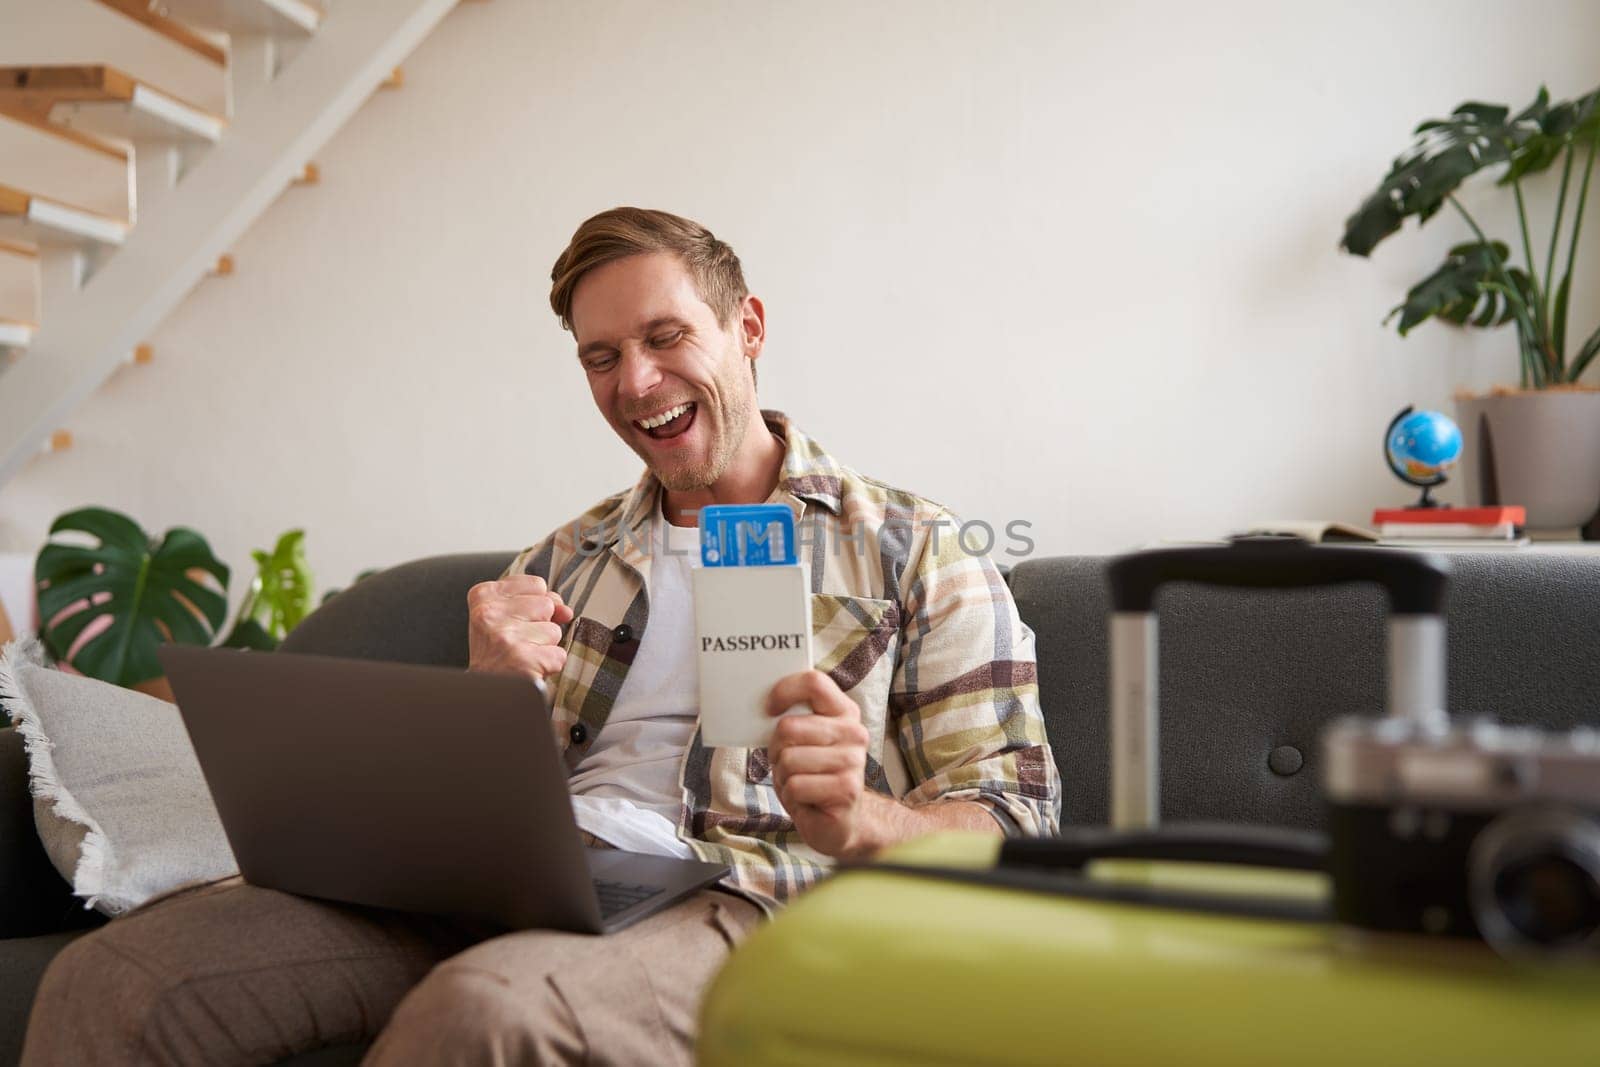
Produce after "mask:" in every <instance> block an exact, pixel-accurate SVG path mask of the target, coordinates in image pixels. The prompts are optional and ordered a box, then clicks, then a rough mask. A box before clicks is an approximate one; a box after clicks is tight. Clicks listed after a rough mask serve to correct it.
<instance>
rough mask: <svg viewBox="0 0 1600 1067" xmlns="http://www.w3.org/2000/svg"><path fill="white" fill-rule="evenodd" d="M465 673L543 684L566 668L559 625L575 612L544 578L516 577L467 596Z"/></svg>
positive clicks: (477, 587)
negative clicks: (501, 675) (541, 680)
mask: <svg viewBox="0 0 1600 1067" xmlns="http://www.w3.org/2000/svg"><path fill="white" fill-rule="evenodd" d="M467 619H468V624H467V649H468V658H467V670H469V671H482V672H484V673H485V674H515V675H519V676H522V677H527V678H534V679H544V678H546V677H548V676H550V675H552V674H556V673H559V672H560V670H561V667H562V665H563V664H565V663H566V662H567V650H566V649H564V648H562V647H561V645H560V641H561V624H562V623H566V622H571V621H572V609H571V608H569V607H567V605H566V604H565V603H563V602H562V600H561V594H560V593H557V592H554V591H553V590H551V589H549V588H548V587H546V585H545V583H544V579H543V578H539V577H537V576H535V575H532V574H513V575H512V576H511V577H509V578H501V579H499V580H497V581H493V582H479V583H478V584H477V585H475V586H473V587H472V588H471V589H469V590H468V591H467Z"/></svg>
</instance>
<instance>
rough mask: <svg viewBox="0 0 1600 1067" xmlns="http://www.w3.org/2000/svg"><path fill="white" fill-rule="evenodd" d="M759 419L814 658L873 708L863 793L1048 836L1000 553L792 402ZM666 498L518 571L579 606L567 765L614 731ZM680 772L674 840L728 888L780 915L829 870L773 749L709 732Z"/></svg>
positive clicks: (1021, 627) (1026, 679) (594, 528)
mask: <svg viewBox="0 0 1600 1067" xmlns="http://www.w3.org/2000/svg"><path fill="white" fill-rule="evenodd" d="M762 416H763V418H764V419H765V420H766V423H767V425H768V427H770V428H771V430H772V432H773V433H774V434H775V435H777V436H778V437H780V438H781V439H782V440H783V441H784V443H785V445H786V448H787V454H786V456H785V459H784V464H783V471H782V474H781V475H780V476H779V480H778V485H777V487H776V488H775V489H774V490H773V492H772V495H771V496H769V497H768V502H769V503H771V502H781V503H785V504H788V505H789V506H790V507H791V508H792V509H793V510H794V513H795V535H796V540H797V541H798V542H799V546H798V547H799V554H800V557H801V559H803V560H804V561H805V562H806V563H807V564H809V566H810V580H811V594H812V595H811V612H812V619H811V626H812V655H813V662H814V663H815V666H816V668H817V669H818V670H821V671H824V672H826V673H827V674H828V675H829V676H830V677H831V678H832V679H833V681H834V682H835V683H836V684H837V685H838V686H839V688H840V689H841V690H842V691H843V692H844V693H845V694H846V695H848V696H849V697H850V698H851V699H852V700H853V701H854V702H855V703H856V705H857V706H858V707H859V708H860V709H861V721H862V723H863V724H864V725H865V726H866V727H867V729H868V732H869V734H870V736H871V740H870V742H869V744H868V751H867V763H866V785H867V787H868V788H871V789H874V790H876V791H878V792H880V793H882V794H885V795H888V796H894V797H898V798H899V799H901V800H902V801H904V802H905V803H907V804H913V805H916V804H926V803H929V802H932V801H942V800H964V801H971V802H973V803H976V804H979V805H982V806H983V807H984V808H986V809H987V810H988V811H989V812H990V813H991V814H992V815H993V816H994V818H995V821H996V822H998V823H999V825H1000V826H1001V827H1002V828H1003V829H1004V830H1006V831H1007V832H1008V833H1018V834H1045V833H1053V832H1055V831H1056V829H1057V828H1058V826H1059V822H1060V815H1061V784H1060V779H1059V777H1058V775H1057V772H1056V766H1055V761H1054V759H1053V758H1052V757H1051V754H1050V747H1049V744H1048V742H1047V741H1046V739H1045V729H1044V718H1043V716H1042V715H1041V714H1040V711H1039V692H1038V684H1037V681H1036V675H1035V666H1034V652H1033V648H1034V641H1033V632H1032V631H1031V630H1029V629H1028V627H1027V626H1026V625H1025V624H1024V623H1023V622H1022V620H1021V618H1020V617H1019V616H1018V615H1017V609H1016V605H1015V603H1014V602H1013V601H1012V599H1011V593H1010V590H1009V589H1008V588H1007V587H1006V584H1005V581H1004V579H1003V578H1002V577H1001V575H1000V573H999V571H998V570H997V568H996V567H995V566H994V564H993V562H991V561H990V560H989V558H988V557H987V556H981V555H973V554H969V553H968V552H966V551H965V550H964V549H963V548H962V547H961V545H960V543H959V540H958V537H957V531H958V529H959V528H960V522H959V521H958V520H957V519H956V518H955V517H954V516H953V515H952V514H951V513H950V512H949V511H947V510H946V509H945V508H943V507H941V506H940V505H938V504H935V503H933V502H931V501H928V500H924V499H922V498H920V497H917V496H914V495H912V494H910V493H907V492H904V491H902V490H899V489H894V488H891V487H889V486H887V485H884V484H882V483H881V482H877V481H873V480H872V479H870V478H866V477H863V476H862V475H860V474H858V473H856V472H855V471H853V470H850V469H849V468H847V467H844V466H841V465H840V464H838V463H837V462H835V461H834V460H833V459H832V458H831V457H830V456H829V455H828V454H827V453H826V452H824V451H823V450H822V448H821V447H820V446H818V445H817V443H816V442H815V441H813V440H811V439H810V438H809V437H807V436H805V435H804V434H802V433H801V432H800V431H799V430H798V429H797V428H796V427H795V426H794V425H793V424H792V423H790V422H789V420H788V419H787V418H785V417H784V416H783V415H782V414H781V413H779V412H775V411H764V412H762ZM659 491H660V483H659V482H658V481H657V480H656V478H655V476H654V475H652V474H651V473H650V472H649V471H648V470H646V471H645V473H644V476H643V477H642V478H640V479H639V482H638V484H636V485H635V486H634V487H633V488H632V489H631V490H628V491H626V492H623V493H618V494H616V495H614V496H611V497H607V498H606V499H605V500H603V501H601V502H600V503H599V504H597V505H595V506H594V507H593V508H591V509H590V510H589V511H587V512H585V513H584V514H583V515H582V516H580V517H579V518H578V519H576V520H574V521H573V522H571V523H569V524H568V525H566V526H563V527H561V528H560V529H558V530H556V531H555V532H554V533H552V534H550V535H549V536H548V537H546V538H545V539H544V540H543V541H540V542H539V543H538V544H536V545H534V546H532V547H531V548H528V549H526V550H524V551H523V552H521V553H519V554H518V555H517V557H516V559H514V560H513V561H512V562H511V564H510V566H508V567H507V568H506V571H505V574H506V575H511V574H520V573H526V574H536V575H538V576H540V577H542V578H544V579H545V581H546V582H547V583H548V584H549V585H550V587H551V588H552V589H554V590H556V591H557V592H559V593H560V594H561V597H562V599H563V600H564V601H565V602H566V603H567V604H568V605H569V606H570V607H571V608H572V611H573V619H572V621H571V622H569V623H567V624H566V626H565V627H564V629H563V635H562V640H561V645H562V647H563V648H565V649H566V651H567V661H566V665H565V666H564V667H563V668H562V670H561V673H560V675H559V676H558V677H557V678H556V679H554V682H553V686H552V697H553V701H552V704H553V709H554V710H553V718H554V723H553V725H554V729H555V734H556V741H557V745H558V746H559V748H560V749H561V751H562V754H563V759H564V761H565V763H566V767H567V770H568V772H569V773H570V772H571V771H572V770H573V769H574V768H576V767H577V766H578V764H579V762H580V761H582V760H583V758H584V756H585V755H587V754H588V752H589V751H590V750H591V748H592V747H593V745H594V743H595V739H596V738H597V737H598V736H599V734H600V731H601V730H602V729H604V728H605V723H606V716H607V715H608V714H609V713H610V710H611V706H612V703H613V702H614V701H615V700H616V698H617V694H618V692H619V691H620V690H621V689H622V682H623V679H624V678H626V677H627V674H628V667H629V665H630V664H631V663H632V662H633V658H634V656H635V655H636V654H637V652H638V649H639V639H640V638H641V637H642V636H643V635H644V632H645V627H646V625H647V622H648V619H649V604H648V598H647V590H648V588H649V567H650V559H649V555H650V547H649V546H650V544H651V539H650V533H651V531H650V523H651V521H652V518H653V516H654V515H655V511H656V495H657V493H658V492H659ZM680 783H681V785H682V791H683V806H682V808H681V810H680V813H679V817H678V836H679V837H680V838H681V839H682V840H683V841H684V842H685V843H686V844H687V845H688V846H689V847H690V848H691V849H692V850H693V851H694V852H695V854H696V855H698V856H699V857H700V858H702V859H705V860H709V861H713V862H718V863H727V864H729V865H730V866H731V867H732V869H733V874H732V876H731V879H730V881H731V883H732V887H733V888H736V889H738V890H741V891H743V892H744V893H745V894H746V895H748V896H750V897H752V898H753V899H755V900H757V902H759V903H760V904H762V905H763V907H766V908H768V910H771V908H772V906H773V905H774V904H776V903H780V902H783V901H785V900H787V899H788V898H789V897H790V896H792V895H793V894H795V893H796V892H798V891H800V890H802V889H804V888H806V887H807V886H809V885H811V884H812V883H813V882H815V881H816V880H817V878H818V877H819V876H820V875H822V874H823V873H824V872H825V871H826V870H827V869H828V867H829V865H830V863H831V860H830V859H829V858H828V857H827V856H824V855H822V854H821V853H819V852H817V851H815V850H814V849H812V848H810V847H809V846H807V845H806V844H805V843H804V842H803V841H802V840H801V839H800V835H799V833H798V832H797V831H796V830H795V826H794V823H793V822H792V821H791V820H790V818H789V816H788V814H787V813H786V812H785V811H784V809H783V805H782V804H781V803H780V802H779V800H778V794H777V791H776V789H774V787H773V784H772V770H771V767H770V765H769V764H768V761H767V752H766V750H765V749H750V748H707V747H705V746H704V745H702V744H701V741H700V732H699V730H698V729H696V731H695V734H694V737H693V740H692V741H691V742H690V744H689V746H688V748H687V750H686V751H685V752H684V754H683V761H682V764H681V770H680Z"/></svg>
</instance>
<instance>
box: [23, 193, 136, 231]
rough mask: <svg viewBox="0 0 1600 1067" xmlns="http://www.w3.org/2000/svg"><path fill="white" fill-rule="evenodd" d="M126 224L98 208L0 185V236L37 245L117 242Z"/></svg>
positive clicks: (127, 227)
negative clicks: (93, 209)
mask: <svg viewBox="0 0 1600 1067" xmlns="http://www.w3.org/2000/svg"><path fill="white" fill-rule="evenodd" d="M128 230H129V226H128V223H126V222H124V221H123V220H122V219H116V218H112V217H111V216H110V215H102V214H101V213H100V212H98V211H90V210H89V209H87V208H81V207H74V206H73V205H71V204H65V203H62V202H61V201H59V200H51V199H50V198H49V197H46V196H36V195H35V194H33V193H30V192H27V191H25V190H22V189H17V188H14V187H12V186H9V185H0V239H12V240H15V239H16V238H19V237H20V238H22V239H23V240H27V241H31V242H33V243H34V244H40V245H62V244H67V245H120V244H121V243H122V242H123V240H124V239H126V238H127V236H128Z"/></svg>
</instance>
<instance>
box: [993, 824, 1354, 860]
mask: <svg viewBox="0 0 1600 1067" xmlns="http://www.w3.org/2000/svg"><path fill="white" fill-rule="evenodd" d="M1110 859H1124V860H1172V861H1177V862H1181V863H1222V864H1237V865H1240V866H1246V867H1278V868H1286V869H1288V870H1294V871H1325V870H1327V867H1328V838H1327V836H1326V835H1324V834H1319V833H1314V832H1312V831H1310V830H1291V829H1287V828H1284V827H1278V826H1237V825H1230V824H1227V823H1186V824H1180V825H1176V826H1168V827H1165V828H1162V829H1156V830H1108V829H1102V828H1100V827H1092V828H1074V829H1070V830H1067V831H1065V832H1063V834H1062V835H1061V836H1060V837H1013V838H1008V839H1007V840H1006V842H1005V843H1004V844H1003V845H1002V846H1001V847H1000V861H999V864H998V866H1000V867H1042V868H1046V869H1049V870H1067V871H1079V870H1082V869H1083V867H1085V866H1086V865H1088V864H1089V863H1091V862H1093V861H1095V860H1110Z"/></svg>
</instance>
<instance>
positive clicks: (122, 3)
mask: <svg viewBox="0 0 1600 1067" xmlns="http://www.w3.org/2000/svg"><path fill="white" fill-rule="evenodd" d="M98 2H99V3H100V4H101V5H102V6H103V7H109V8H110V9H111V10H113V11H115V12H117V13H118V14H120V15H126V16H128V18H130V19H133V21H135V22H138V23H142V24H143V25H145V26H147V27H149V28H150V29H152V30H154V31H155V32H156V33H159V34H160V35H161V36H163V37H165V38H166V39H167V40H169V41H172V42H173V43H175V44H178V45H182V46H183V47H184V48H187V49H188V50H189V51H191V52H193V53H194V54H195V55H197V56H200V57H201V58H202V59H206V60H209V61H210V62H212V63H215V64H216V65H217V66H219V67H225V66H227V65H228V53H227V52H226V51H225V50H224V49H223V48H222V46H221V45H219V44H217V43H216V42H215V41H212V40H209V39H207V38H206V37H205V36H204V35H202V34H199V33H196V32H195V31H194V29H193V28H192V27H190V26H185V25H184V24H183V23H182V22H179V21H178V20H177V19H174V18H169V17H168V15H167V13H166V12H165V11H162V10H160V8H159V5H155V4H152V3H151V0H98Z"/></svg>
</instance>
